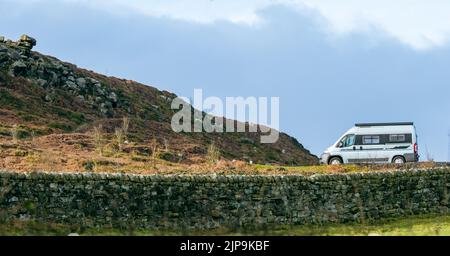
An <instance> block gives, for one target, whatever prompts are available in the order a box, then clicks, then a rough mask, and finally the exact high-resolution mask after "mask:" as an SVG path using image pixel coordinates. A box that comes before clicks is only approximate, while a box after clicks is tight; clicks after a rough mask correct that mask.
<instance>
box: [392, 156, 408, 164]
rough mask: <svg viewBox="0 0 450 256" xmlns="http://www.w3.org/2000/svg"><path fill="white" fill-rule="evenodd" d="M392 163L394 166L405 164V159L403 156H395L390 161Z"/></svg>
mask: <svg viewBox="0 0 450 256" xmlns="http://www.w3.org/2000/svg"><path fill="white" fill-rule="evenodd" d="M392 163H394V164H404V163H406V161H405V158H404V157H403V156H396V157H394V159H392Z"/></svg>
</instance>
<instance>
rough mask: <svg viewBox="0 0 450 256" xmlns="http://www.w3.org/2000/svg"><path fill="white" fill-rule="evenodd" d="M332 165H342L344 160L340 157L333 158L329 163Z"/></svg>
mask: <svg viewBox="0 0 450 256" xmlns="http://www.w3.org/2000/svg"><path fill="white" fill-rule="evenodd" d="M328 164H330V165H340V164H342V159H341V158H340V157H332V158H331V159H330V161H329V162H328Z"/></svg>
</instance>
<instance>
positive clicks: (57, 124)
mask: <svg viewBox="0 0 450 256" xmlns="http://www.w3.org/2000/svg"><path fill="white" fill-rule="evenodd" d="M35 44H36V41H35V40H34V39H32V38H30V37H27V36H22V37H21V39H19V41H17V42H13V41H5V40H4V38H3V37H0V138H3V139H8V138H10V137H11V131H12V130H15V131H16V132H15V133H17V134H16V136H17V137H19V139H21V140H30V139H31V138H36V137H37V138H40V137H43V136H49V135H55V134H66V135H68V134H77V135H80V136H81V137H82V138H85V139H87V138H91V137H92V136H91V137H89V136H87V135H89V134H91V133H92V131H93V130H94V127H100V126H101V127H102V129H103V131H104V133H105V134H106V137H107V138H110V139H111V138H112V137H113V136H114V135H113V134H114V131H115V129H116V128H117V127H120V126H121V124H122V118H123V117H128V118H129V120H130V125H129V131H128V133H127V140H128V141H129V142H130V143H128V144H127V145H125V147H124V149H123V150H124V151H127V150H128V151H133V150H135V149H136V150H137V151H138V152H141V153H142V152H143V153H142V154H151V152H149V151H151V148H150V147H148V146H147V145H148V144H149V142H150V141H156V142H157V143H158V144H159V147H160V148H164V150H165V152H166V153H167V154H166V155H165V159H166V160H168V161H172V162H183V161H196V160H197V161H201V160H202V159H203V158H204V156H205V155H206V153H207V148H208V146H209V145H210V144H212V143H214V144H215V145H216V147H217V148H218V149H219V150H220V153H221V156H222V157H223V158H225V159H230V160H231V159H236V160H247V161H248V160H252V161H253V162H255V163H277V164H287V165H308V164H315V163H317V157H316V156H314V155H312V154H310V152H309V151H307V150H306V149H305V148H304V147H303V146H302V145H301V144H300V143H299V142H298V141H297V140H296V139H294V138H292V137H290V136H288V135H286V134H283V133H282V134H280V139H279V141H278V142H277V143H274V144H261V143H259V138H260V134H258V133H223V134H218V133H212V134H208V133H175V132H173V131H172V129H171V127H170V121H171V117H172V115H173V114H174V111H173V110H172V109H171V108H170V104H171V101H172V99H173V98H175V97H176V95H174V94H173V93H170V92H166V91H160V90H158V89H156V88H153V87H151V86H146V85H143V84H140V83H137V82H134V81H130V80H124V79H119V78H115V77H107V76H104V75H100V74H97V73H94V72H92V71H88V70H85V69H81V68H78V67H77V66H75V65H73V64H70V63H65V62H62V61H60V60H58V59H56V58H54V57H50V56H45V55H43V54H40V53H38V52H34V51H31V49H32V47H33V46H34V45H35ZM84 135H86V136H84ZM83 136H84V137H83ZM75 137H76V136H75ZM131 142H132V143H131ZM132 147H134V148H132Z"/></svg>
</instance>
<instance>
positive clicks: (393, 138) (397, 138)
mask: <svg viewBox="0 0 450 256" xmlns="http://www.w3.org/2000/svg"><path fill="white" fill-rule="evenodd" d="M389 142H406V136H405V134H391V135H389Z"/></svg>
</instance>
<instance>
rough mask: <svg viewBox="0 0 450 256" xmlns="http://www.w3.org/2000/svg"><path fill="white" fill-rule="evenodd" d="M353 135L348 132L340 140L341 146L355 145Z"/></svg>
mask: <svg viewBox="0 0 450 256" xmlns="http://www.w3.org/2000/svg"><path fill="white" fill-rule="evenodd" d="M355 137H356V136H355V135H354V134H349V135H347V136H345V137H344V138H343V139H342V140H341V144H342V147H343V148H346V147H350V146H353V145H355Z"/></svg>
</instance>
